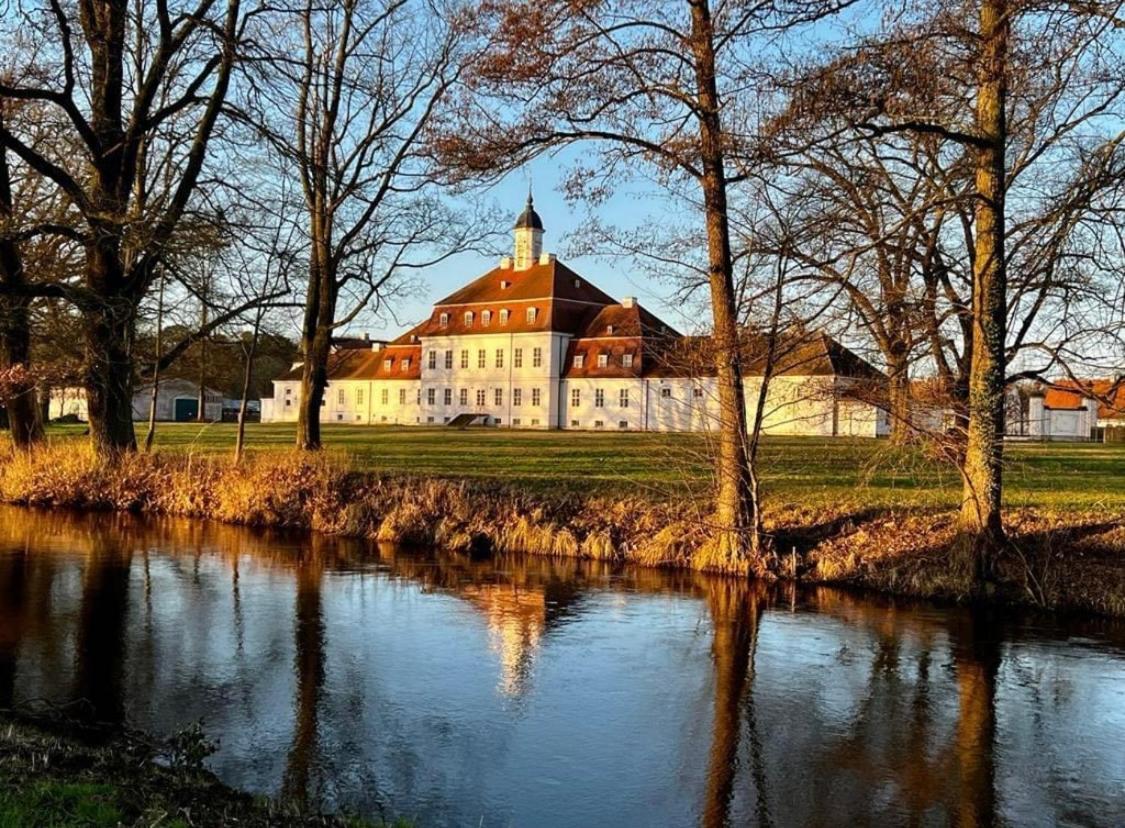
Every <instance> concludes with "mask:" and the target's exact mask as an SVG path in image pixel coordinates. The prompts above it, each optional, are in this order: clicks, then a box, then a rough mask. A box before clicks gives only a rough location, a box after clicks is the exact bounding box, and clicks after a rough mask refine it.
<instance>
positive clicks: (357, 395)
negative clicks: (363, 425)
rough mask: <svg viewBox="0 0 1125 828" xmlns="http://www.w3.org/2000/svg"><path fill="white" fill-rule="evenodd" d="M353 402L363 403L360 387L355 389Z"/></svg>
mask: <svg viewBox="0 0 1125 828" xmlns="http://www.w3.org/2000/svg"><path fill="white" fill-rule="evenodd" d="M355 404H356V405H363V389H362V388H357V389H356V390H355Z"/></svg>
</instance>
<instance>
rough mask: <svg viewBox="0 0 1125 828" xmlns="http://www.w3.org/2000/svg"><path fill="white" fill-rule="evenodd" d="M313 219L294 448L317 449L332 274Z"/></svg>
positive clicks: (333, 302)
mask: <svg viewBox="0 0 1125 828" xmlns="http://www.w3.org/2000/svg"><path fill="white" fill-rule="evenodd" d="M326 224H327V223H326V222H325V223H321V222H317V221H316V220H315V219H314V222H313V237H314V238H320V239H321V240H320V241H319V242H314V244H313V245H312V249H311V251H310V257H311V262H310V267H309V271H310V272H309V289H308V295H307V296H306V299H305V319H304V325H303V327H302V331H301V347H302V350H303V351H304V356H305V363H304V366H303V367H302V370H301V401H300V407H299V408H298V409H297V448H299V449H301V450H302V451H317V450H319V449H320V447H321V445H322V443H321V438H320V410H321V404H322V402H323V401H324V391H325V389H326V388H327V387H328V358H329V356H331V353H332V326H333V323H334V322H335V314H336V274H335V273H334V272H333V270H332V266H331V261H330V259H331V256H330V254H329V245H328V243H327V242H326V241H325V240H324V239H325V238H326V237H327V235H326V234H325V233H324V232H323V231H320V230H319V228H321V227H324V226H326Z"/></svg>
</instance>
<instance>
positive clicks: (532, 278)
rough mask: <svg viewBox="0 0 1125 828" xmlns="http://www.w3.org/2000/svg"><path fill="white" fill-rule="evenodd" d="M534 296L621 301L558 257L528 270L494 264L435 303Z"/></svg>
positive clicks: (498, 301) (495, 301)
mask: <svg viewBox="0 0 1125 828" xmlns="http://www.w3.org/2000/svg"><path fill="white" fill-rule="evenodd" d="M505 285H507V286H506V287H505ZM533 299H572V300H574V301H577V302H591V303H593V304H596V305H614V304H617V303H616V301H615V300H614V299H613V298H612V297H611V296H609V295H608V294H606V293H603V292H602V291H601V290H599V289H598V288H596V287H594V286H593V285H592V284H590V283H589V282H588V281H587V280H586V279H584V278H582V277H581V276H579V275H578V274H577V273H575V272H574V271H573V270H571V269H570V268H569V267H567V266H566V265H564V264H563V263H562V262H559V261H557V260H555V259H552V260H551V261H550V262H548V263H547V264H534V265H532V266H531V267H529V268H527V269H526V270H514V269H513V268H510V267H508V268H503V267H494V268H493V269H492V270H490V271H488V273H486V274H484V275H483V276H481V277H480V278H479V279H475V280H473V281H472V282H469V284H467V285H465V286H464V287H463V288H461V289H460V290H457V291H454V292H453V293H451V294H449V296H446V297H445V298H444V299H441V300H440V301H438V302H435V303H434V304H435V307H437V308H443V307H444V306H455V305H479V304H497V307H499V306H500V305H501V304H503V303H504V302H522V301H527V300H533Z"/></svg>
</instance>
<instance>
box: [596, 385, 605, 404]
mask: <svg viewBox="0 0 1125 828" xmlns="http://www.w3.org/2000/svg"><path fill="white" fill-rule="evenodd" d="M604 407H605V391H604V390H602V389H601V388H598V389H595V391H594V408H604Z"/></svg>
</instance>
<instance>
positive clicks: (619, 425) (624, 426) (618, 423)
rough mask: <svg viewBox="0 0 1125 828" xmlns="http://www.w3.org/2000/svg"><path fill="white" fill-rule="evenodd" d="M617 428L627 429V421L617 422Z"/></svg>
mask: <svg viewBox="0 0 1125 828" xmlns="http://www.w3.org/2000/svg"><path fill="white" fill-rule="evenodd" d="M617 427H618V428H628V427H629V421H628V420H618V421H617Z"/></svg>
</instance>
